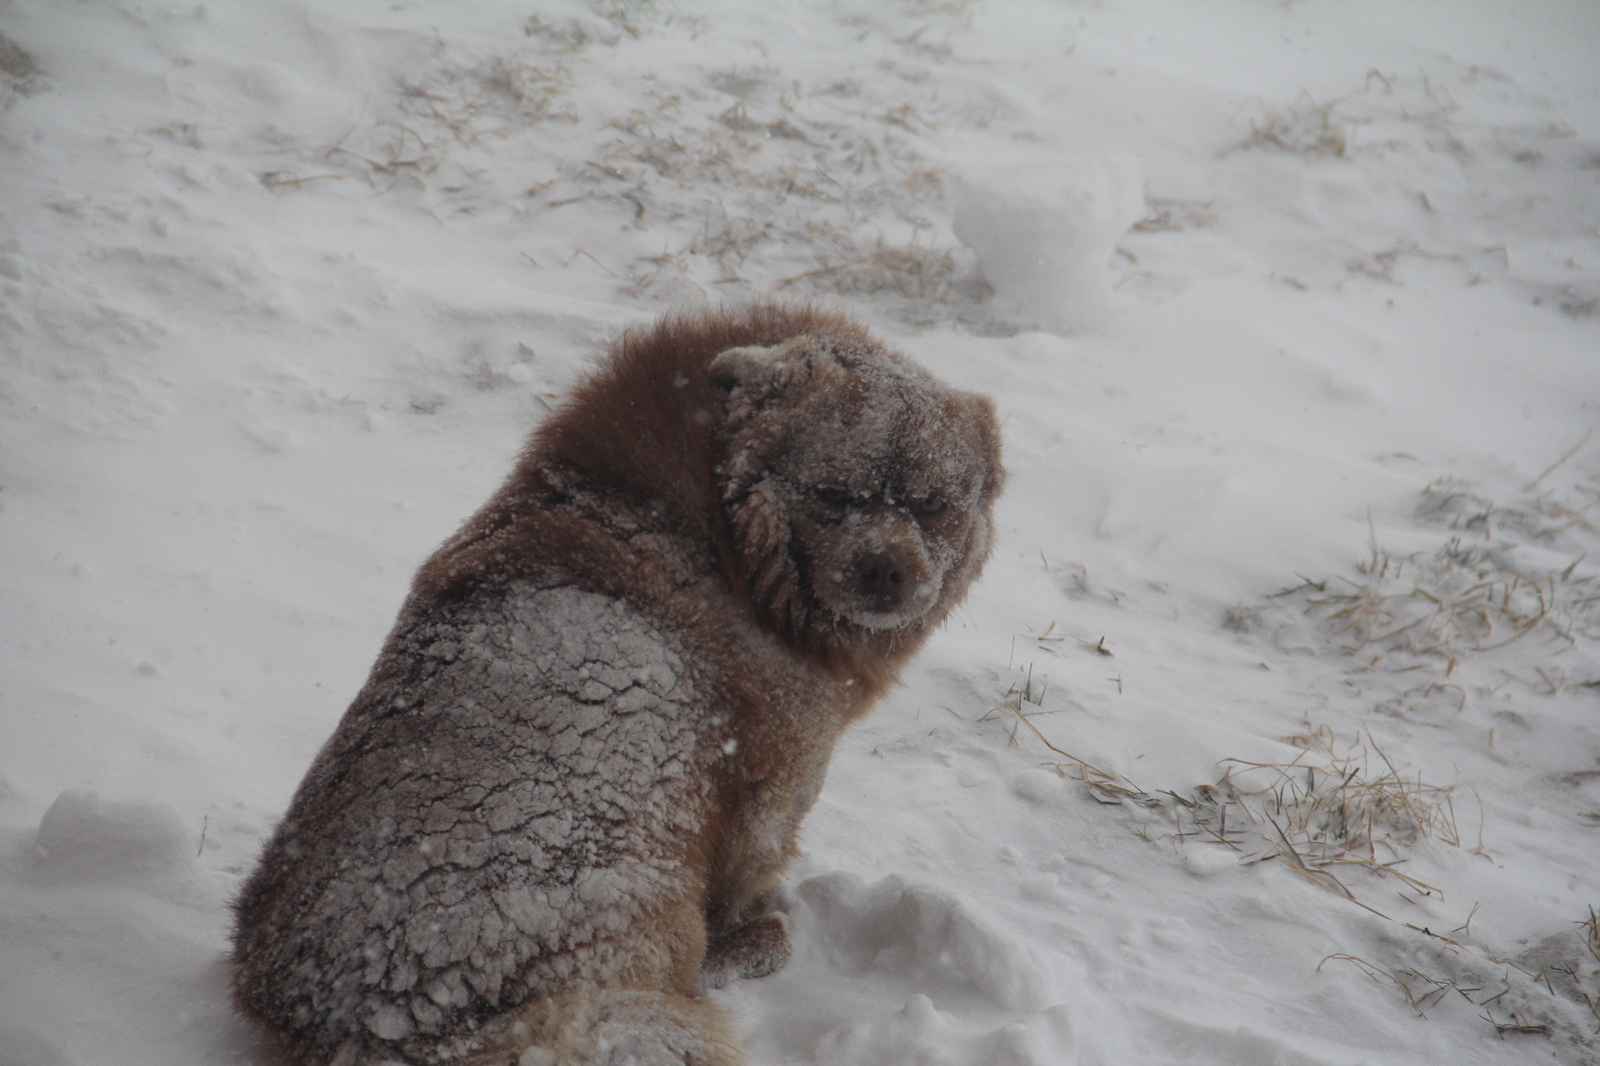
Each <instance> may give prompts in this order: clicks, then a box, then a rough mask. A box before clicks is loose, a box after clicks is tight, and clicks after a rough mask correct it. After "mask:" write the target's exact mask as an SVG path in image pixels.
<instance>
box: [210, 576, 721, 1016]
mask: <svg viewBox="0 0 1600 1066" xmlns="http://www.w3.org/2000/svg"><path fill="white" fill-rule="evenodd" d="M684 673H685V670H684V663H683V658H682V656H681V655H680V654H679V653H678V652H676V651H674V650H672V649H671V648H669V647H668V646H667V644H666V643H665V642H664V640H663V637H662V635H661V634H660V633H659V632H657V631H656V629H655V628H654V627H653V626H651V625H650V624H649V623H648V622H647V621H646V620H645V619H643V618H641V617H640V616H639V615H638V614H636V613H635V612H633V611H631V610H629V609H628V608H626V607H623V606H622V605H620V604H619V603H617V601H615V600H613V599H611V598H609V597H605V596H600V595H596V594H594V593H589V592H582V591H579V590H576V589H566V588H554V589H540V590H528V589H526V588H523V587H519V586H516V585H513V586H511V587H510V588H509V589H508V590H506V591H505V592H502V593H498V594H495V595H493V596H491V597H488V598H487V602H485V597H472V598H471V599H469V600H467V601H466V602H465V603H461V604H455V605H452V607H451V608H447V609H445V610H442V611H434V612H431V613H430V614H429V615H428V616H427V617H426V620H425V621H419V620H418V619H416V618H408V617H407V616H404V615H403V616H402V618H401V622H400V623H399V628H398V630H397V633H396V638H395V640H394V641H393V643H392V644H391V647H390V651H389V652H388V654H387V655H386V656H385V658H384V659H382V660H380V662H379V663H378V665H377V667H376V668H375V670H374V677H373V680H372V681H371V682H370V683H369V685H368V687H367V689H366V691H365V692H364V693H363V698H361V699H358V700H357V702H356V704H355V705H354V706H353V707H352V708H351V711H350V713H349V714H348V715H347V716H346V717H345V719H344V721H343V723H342V724H341V726H340V729H339V732H338V733H337V734H336V735H335V737H334V739H333V741H332V742H331V743H330V744H329V745H328V746H327V747H326V748H325V749H324V750H323V752H322V753H321V754H320V755H319V756H318V758H317V761H316V763H315V764H313V766H312V768H311V771H310V773H309V775H308V780H307V783H306V785H305V786H304V789H303V795H304V798H303V799H302V800H301V801H300V802H298V803H297V805H296V807H295V808H294V809H292V810H291V812H290V815H289V824H290V825H291V826H293V827H294V828H295V830H297V831H295V832H290V833H287V834H280V835H279V836H278V837H277V838H276V839H275V840H274V841H273V843H272V847H271V849H270V850H269V851H268V852H267V854H266V856H265V858H264V860H263V861H264V863H265V864H266V865H265V868H264V870H263V871H262V873H261V875H260V880H261V882H262V884H261V886H260V890H261V892H262V893H263V895H265V894H266V893H268V892H270V893H271V895H272V896H273V897H276V898H275V899H274V900H272V901H271V902H270V903H267V904H266V906H265V908H264V909H262V910H261V911H260V912H259V913H252V914H251V922H249V923H247V924H246V925H245V927H244V930H245V931H244V934H243V939H242V940H241V942H240V951H241V953H242V954H244V955H246V956H249V957H250V959H251V969H252V971H253V972H255V973H258V974H266V975H269V977H270V978H271V980H270V981H261V982H259V985H260V987H256V985H255V984H251V985H247V986H246V987H247V990H248V993H249V994H250V995H251V996H252V997H253V998H259V999H260V1001H261V1003H262V1010H263V1013H264V1014H266V1013H267V1012H268V1011H270V1016H271V1017H272V1018H274V1019H279V1018H282V1019H291V1020H292V1024H293V1025H294V1026H296V1028H297V1029H301V1030H305V1031H313V1032H316V1031H320V1032H323V1033H327V1034H330V1035H332V1036H333V1037H334V1038H335V1040H334V1042H335V1043H337V1039H338V1037H339V1036H340V1035H341V1034H342V1035H344V1036H354V1035H360V1034H361V1033H362V1031H363V1029H362V1027H363V1026H365V1027H366V1028H367V1029H370V1030H371V1031H372V1032H373V1033H375V1034H376V1035H378V1036H379V1037H381V1038H383V1039H385V1040H396V1041H398V1040H403V1039H404V1038H406V1037H410V1036H413V1035H416V1034H419V1033H421V1034H428V1033H439V1032H441V1031H443V1030H444V1027H445V1022H446V1014H445V1012H446V1011H447V1010H449V1009H451V1008H462V1007H467V1006H469V1005H473V1006H477V1005H480V1004H484V1003H487V1004H490V1005H496V1004H497V1005H500V1006H501V1007H502V1009H503V1008H505V1007H509V1006H512V1005H515V1004H518V1003H520V1002H522V1001H524V1000H526V999H527V998H528V997H529V994H530V993H531V992H532V991H533V990H535V989H537V988H539V987H541V986H559V985H561V984H565V983H566V982H568V981H571V980H572V979H574V978H575V977H577V978H587V979H591V980H597V981H601V982H614V981H615V980H616V979H617V971H618V970H619V968H620V967H621V966H623V965H626V964H627V963H629V962H630V961H632V960H631V958H630V953H629V951H628V947H627V944H626V943H625V942H624V943H623V945H622V950H621V951H620V952H619V951H617V950H616V945H617V942H618V941H619V940H620V939H621V938H623V937H625V936H627V935H628V934H629V933H630V932H631V931H632V930H633V929H634V928H635V927H636V926H638V925H639V924H640V923H642V922H645V921H648V920H650V919H651V918H652V916H653V915H654V914H655V913H656V912H658V911H660V910H662V909H664V907H665V905H666V904H667V902H668V901H669V900H671V899H673V898H674V897H675V896H677V895H679V894H681V893H682V892H683V891H685V887H686V886H685V884H684V878H683V876H682V873H683V871H682V870H681V868H680V864H679V862H678V861H677V858H676V855H675V844H676V841H677V840H678V839H680V838H684V837H692V836H694V834H695V833H696V832H697V831H698V830H699V828H700V827H699V824H698V818H697V812H698V811H700V810H702V809H703V806H704V797H703V795H702V793H703V792H704V791H705V789H706V787H707V786H708V782H707V781H705V780H704V779H703V777H697V775H696V773H695V772H694V771H695V770H697V769H698V770H700V772H701V774H702V775H703V773H704V767H703V765H697V763H703V759H701V760H697V759H696V758H695V755H696V754H697V753H696V751H695V748H696V747H697V743H696V741H697V737H699V736H700V735H701V734H703V732H704V727H705V726H706V725H707V723H705V722H704V721H703V718H704V714H703V713H702V711H701V705H702V704H703V700H702V701H700V702H697V700H696V695H697V694H696V691H695V687H694V685H693V683H692V682H691V681H690V680H689V679H688V678H687V677H683V676H681V675H682V674H684ZM702 744H703V742H702ZM465 768H471V771H472V773H471V775H470V777H469V778H468V779H467V780H463V777H464V776H467V775H466V774H464V770H465ZM364 801H365V802H364ZM330 805H336V806H334V807H333V808H332V809H329V808H330ZM352 805H353V806H352ZM319 808H321V809H319ZM347 808H348V809H347ZM648 830H655V831H656V832H653V833H652V832H648ZM303 900H313V901H315V902H314V903H312V904H310V905H305V904H302V902H301V901H303ZM242 906H243V907H244V908H245V910H246V912H247V913H250V912H251V911H253V910H254V909H255V908H257V907H261V906H262V904H260V903H258V902H257V901H256V899H255V898H254V897H253V896H252V895H251V894H250V893H249V892H247V893H246V894H245V896H244V897H243V902H242ZM285 910H287V911H288V913H287V914H286V915H285V916H283V917H279V912H280V911H285ZM286 927H287V928H286ZM618 955H620V956H621V958H620V959H618V958H617V956H618Z"/></svg>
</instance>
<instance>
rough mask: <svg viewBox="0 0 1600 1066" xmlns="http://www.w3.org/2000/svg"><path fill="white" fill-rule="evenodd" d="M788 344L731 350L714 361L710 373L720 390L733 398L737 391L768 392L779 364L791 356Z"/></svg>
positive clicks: (709, 368) (708, 367)
mask: <svg viewBox="0 0 1600 1066" xmlns="http://www.w3.org/2000/svg"><path fill="white" fill-rule="evenodd" d="M788 347H789V346H788V345H787V344H780V345H775V346H773V347H771V348H760V347H749V348H729V349H728V350H727V351H725V352H723V353H722V354H721V355H718V356H717V357H716V358H714V359H712V360H711V363H710V365H709V366H707V367H706V373H707V374H708V375H709V376H710V378H711V381H712V383H713V384H714V385H716V386H717V388H719V389H721V390H722V391H723V392H724V393H729V394H731V393H732V392H733V391H734V390H735V389H743V390H745V391H747V392H759V391H764V389H765V386H766V385H767V384H768V383H769V382H770V381H771V380H772V378H773V376H774V371H775V364H776V363H777V362H778V360H779V359H780V358H781V357H782V356H783V355H786V354H787V349H788Z"/></svg>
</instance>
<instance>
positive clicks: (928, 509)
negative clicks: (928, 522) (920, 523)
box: [917, 495, 950, 517]
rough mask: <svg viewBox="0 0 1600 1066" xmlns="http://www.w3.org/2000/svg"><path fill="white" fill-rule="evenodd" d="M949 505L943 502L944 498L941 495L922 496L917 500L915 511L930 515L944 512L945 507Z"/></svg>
mask: <svg viewBox="0 0 1600 1066" xmlns="http://www.w3.org/2000/svg"><path fill="white" fill-rule="evenodd" d="M949 506H950V505H949V504H948V503H946V502H945V498H944V497H943V496H939V495H934V496H924V497H923V498H922V499H920V500H918V501H917V512H918V513H919V514H925V515H928V516H930V517H932V516H934V515H941V514H944V512H945V508H946V507H949Z"/></svg>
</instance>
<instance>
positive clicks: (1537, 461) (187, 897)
mask: <svg viewBox="0 0 1600 1066" xmlns="http://www.w3.org/2000/svg"><path fill="white" fill-rule="evenodd" d="M0 33H3V34H4V35H5V36H4V40H3V41H0V107H3V110H0V161H3V162H0V293H3V295H0V359H3V363H0V1064H4V1066H63V1064H74V1066H88V1064H98V1063H117V1064H126V1066H136V1064H152V1066H155V1064H159V1066H184V1064H190V1063H193V1064H206V1063H223V1062H248V1061H251V1054H252V1053H251V1050H250V1044H249V1042H248V1039H247V1035H246V1034H245V1033H244V1031H243V1030H242V1027H241V1026H240V1024H239V1023H237V1022H236V1021H234V1020H233V1019H232V1017H231V1016H230V1014H229V1011H228V1008H227V1005H226V1001H225V998H224V995H223V982H224V976H223V974H222V972H221V968H220V958H221V952H222V950H223V946H224V934H225V928H226V921H227V916H226V904H227V901H228V899H229V898H230V896H231V894H232V893H233V891H234V889H235V886H236V885H237V883H238V881H239V878H240V877H241V876H242V872H243V871H244V870H245V869H246V867H247V866H248V864H249V863H250V862H251V860H252V857H253V855H254V853H255V850H256V849H257V847H258V845H259V842H260V840H261V838H262V836H263V835H264V834H265V833H266V831H267V829H268V828H269V826H270V825H271V824H272V821H273V819H274V818H275V817H276V816H277V815H278V813H279V812H280V811H281V810H282V808H283V805H284V804H285V802H286V801H287V799H288V796H289V794H290V792H291V790H292V789H293V787H294V786H295V784H296V783H297V782H298V780H299V777H300V775H301V773H302V772H303V771H304V769H305V767H306V765H307V764H308V762H309V760H310V758H311V756H312V755H313V753H314V752H315V751H316V749H317V747H318V746H319V745H320V743H321V741H322V740H323V738H324V737H325V736H326V735H327V734H328V732H329V731H330V730H331V728H332V726H333V724H334V722H335V721H336V720H337V718H338V716H339V714H340V713H341V712H342V711H343V708H344V706H345V704H346V702H347V701H348V700H349V699H350V697H351V696H352V695H353V694H354V692H355V690H356V688H357V686H358V685H359V683H360V681H361V679H362V678H363V676H364V674H365V671H366V669H367V667H368V665H369V664H370V662H371V660H372V657H373V655H374V653H375V651H376V649H377V646H378V643H379V641H380V639H381V638H382V636H383V634H384V632H385V631H386V629H387V627H388V625H389V623H390V621H391V619H392V617H393V614H394V611H395V609H396V608H397V606H398V604H399V601H400V599H401V597H402V595H403V594H404V592H405V588H406V584H407V581H408V578H409V575H410V572H411V570H412V569H413V568H414V567H415V565H416V564H417V563H418V562H419V561H420V560H421V559H422V558H423V557H424V555H426V553H427V552H428V551H429V550H431V548H432V547H433V546H434V545H436V544H437V543H438V542H439V541H440V540H442V539H443V538H444V537H445V536H446V535H447V534H448V533H450V532H451V531H452V529H453V528H454V526H455V525H456V523H457V522H459V521H460V520H461V519H462V518H463V517H465V516H466V515H467V514H468V513H469V512H470V511H471V510H473V509H474V508H475V507H476V506H477V504H478V503H479V502H481V500H482V499H483V498H484V497H485V496H486V495H487V493H488V492H489V491H491V489H492V488H493V487H494V485H495V484H496V483H497V482H498V480H499V479H500V477H501V476H502V475H503V474H504V473H505V471H506V470H507V469H508V466H509V463H510V460H511V457H512V455H513V454H514V452H515V450H516V448H517V446H518V443H519V441H520V439H521V437H522V436H523V435H524V434H525V433H526V431H527V430H528V428H529V427H530V426H532V425H533V424H535V423H536V422H537V421H538V419H539V417H540V416H541V414H542V413H543V412H544V411H545V410H546V409H547V405H548V404H550V403H553V402H554V401H555V400H556V399H557V398H558V397H559V396H560V395H561V393H562V391H563V389H564V388H565V387H566V386H567V384H568V383H569V382H570V381H572V380H573V378H574V376H575V375H576V374H578V373H579V372H581V370H582V368H583V366H584V365H585V362H586V361H587V360H588V359H589V358H590V357H591V356H592V355H593V354H594V353H595V352H596V351H598V350H599V349H600V348H601V347H602V346H603V344H604V343H605V341H606V339H607V338H609V337H611V336H613V335H614V333H615V332H616V331H617V329H619V328H620V327H621V326H623V325H625V324H627V323H630V322H634V321H638V320H641V319H644V318H647V317H648V316H652V315H655V314H657V313H659V312H660V311H662V310H664V309H667V308H670V307H673V306H678V305H681V304H683V303H687V302H691V301H698V300H702V299H706V298H711V299H739V298H745V297H750V296H754V295H760V294H763V293H767V292H771V291H777V292H779V293H781V294H783V295H794V296H802V297H811V298H820V299H824V300H827V301H830V302H832V303H834V304H835V305H837V306H840V307H843V308H845V309H848V310H850V311H852V312H853V313H856V314H859V315H860V316H862V317H864V318H866V319H867V320H869V321H870V322H871V323H872V324H873V326H874V327H875V328H876V329H878V330H879V331H880V332H881V333H882V334H883V335H885V336H886V337H887V338H889V339H890V341H891V342H892V343H893V344H895V345H896V346H898V347H900V348H902V349H903V350H905V351H908V352H910V353H912V354H914V355H915V356H916V357H917V358H919V359H920V360H922V361H923V362H924V363H925V364H926V365H928V366H929V367H930V368H931V369H933V370H934V371H935V372H937V373H939V374H940V375H942V376H944V377H945V378H947V379H948V380H950V381H952V382H954V383H956V384H959V385H962V386H965V387H970V388H978V389H982V390H984V391H987V392H989V393H990V394H992V395H993V396H994V397H995V399H996V401H997V403H998V405H999V407H1000V410H1001V411H1002V412H1003V414H1004V416H1005V417H1006V419H1007V422H1006V449H1007V452H1006V455H1007V463H1008V466H1009V468H1010V471H1011V483H1010V488H1009V491H1008V495H1007V496H1006V497H1005V499H1004V500H1003V501H1002V505H1001V513H1002V523H1003V534H1004V539H1003V541H1002V543H1001V546H1000V549H999V551H998V553H997V554H996V556H995V558H994V560H993V561H992V562H991V564H990V568H989V570H988V573H987V575H986V576H985V578H984V580H983V581H982V582H981V583H980V585H979V586H978V587H977V588H976V590H975V591H974V593H973V595H972V598H971V600H970V601H969V603H968V605H967V607H966V608H965V609H964V610H963V611H961V612H960V613H959V615H958V617H957V619H956V621H954V622H953V623H952V624H951V625H950V626H949V627H947V629H946V630H945V631H944V632H942V633H941V634H940V635H939V636H937V637H936V638H935V639H934V641H933V642H932V643H931V644H930V646H929V647H928V649H927V651H926V652H925V653H924V654H923V656H922V657H921V658H920V659H919V660H918V662H917V663H916V664H915V665H914V667H913V668H912V669H911V670H910V671H909V673H908V675H907V677H906V679H905V684H904V686H903V687H902V688H900V689H899V690H897V691H896V693H895V694H894V695H893V696H892V697H891V698H890V699H888V700H887V701H886V703H885V704H884V705H883V706H882V707H881V708H880V709H879V710H878V711H877V712H876V713H875V715H874V716H873V717H872V718H870V719H869V720H868V721H867V723H866V724H865V725H864V726H862V727H860V728H858V729H857V730H856V731H854V732H853V733H852V734H851V735H849V736H848V737H847V738H846V740H845V742H844V743H843V745H842V747H841V750H840V751H839V753H838V756H837V758H836V761H835V764H834V769H833V772H832V775H831V777H830V781H829V784H828V787H827V789H826V791H825V792H824V795H823V797H822V799H821V801H820V803H819V805H818V807H817V809H816V811H815V813H814V814H813V815H812V816H811V819H810V821H809V822H808V824H807V828H806V833H805V843H806V847H807V855H806V857H805V859H804V860H803V861H802V862H801V863H800V864H799V866H798V868H797V869H795V871H794V874H793V878H792V881H791V883H790V888H791V890H792V900H791V903H792V908H793V913H794V918H795V925H796V929H797V942H798V947H797V954H796V958H795V960H794V962H793V963H792V964H791V966H790V967H789V968H788V970H786V971H785V972H784V973H782V974H781V975H778V976H775V977H773V978H769V979H767V980H764V981H759V982H746V983H743V984H739V985H736V986H734V987H732V988H730V989H727V990H725V991H724V992H723V993H720V994H719V995H720V996H721V998H722V999H723V1000H724V1001H725V1002H727V1003H728V1004H730V1005H731V1006H732V1007H733V1008H734V1009H736V1011H737V1012H738V1014H739V1017H740V1019H741V1023H742V1025H743V1027H744V1030H745V1033H746V1039H747V1041H748V1043H749V1045H750V1046H751V1048H752V1049H753V1051H754V1053H755V1055H756V1057H757V1059H758V1061H760V1062H763V1063H772V1064H789V1063H795V1064H799V1063H818V1064H827V1066H845V1064H862V1066H866V1064H874V1066H894V1064H908V1066H909V1064H913V1063H916V1064H940V1066H977V1064H991V1066H1002V1064H1004V1066H1025V1064H1027V1066H1046V1064H1049V1066H1056V1064H1070V1063H1082V1064H1085V1066H1088V1064H1106V1066H1112V1064H1117V1066H1121V1064H1135V1066H1145V1064H1149V1066H1156V1064H1168V1063H1171V1064H1178V1063H1183V1064H1186V1066H1187V1064H1205V1063H1212V1064H1218V1066H1222V1064H1227V1066H1267V1064H1282V1066H1287V1064H1293V1066H1313V1064H1315V1066H1322V1064H1328V1066H1333V1064H1354V1063H1371V1064H1380V1063H1383V1064H1396V1066H1399V1064H1418V1063H1452V1064H1457V1063H1459V1064H1472V1063H1540V1062H1558V1063H1574V1064H1575V1063H1594V1062H1597V1061H1600V1038H1597V1037H1596V1035H1595V1034H1596V1030H1597V1027H1600V1016H1597V1015H1596V1013H1595V1011H1594V1010H1593V1009H1592V1006H1591V1005H1592V1004H1593V1003H1594V1002H1595V1000H1596V998H1597V997H1600V976H1597V974H1596V970H1597V967H1600V955H1597V954H1596V953H1597V952H1600V939H1597V933H1596V928H1595V924H1594V919H1593V916H1594V914H1595V911H1594V910H1592V909H1591V908H1596V907H1600V847H1597V843H1600V695H1597V689H1596V683H1597V682H1600V647H1597V644H1596V638H1597V637H1600V599H1597V597H1600V592H1597V591H1596V586H1600V581H1596V580H1594V579H1595V578H1596V576H1597V575H1600V534H1597V531H1596V526H1595V524H1594V523H1596V522H1600V518H1597V515H1600V506H1597V500H1600V440H1596V439H1593V438H1591V437H1590V436H1589V434H1590V433H1591V431H1592V430H1593V429H1594V428H1595V427H1596V425H1597V423H1600V64H1597V63H1596V62H1595V61H1594V56H1595V55H1596V54H1597V52H1600V7H1596V6H1595V5H1593V4H1591V3H1587V2H1584V0H1576V2H1572V3H1556V2H1538V3H1535V2H1531V0H1530V2H1524V3H1519V4H1494V3H1470V2H1465V0H1449V2H1445V0H1440V2H1437V3H1431V4H1429V3H1420V2H1419V3H1404V4H1400V3H1394V2H1392V0H1372V2H1366V3H1362V2H1349V3H1331V2H1311V0H1303V2H1290V3H1267V2H1265V0H1228V2H1221V0H1219V2H1217V3H1212V4H1204V5H1201V4H1193V3H1183V2H1177V0H1174V2H1168V3H1161V2H1148V3H1132V2H1117V0H1107V2H1104V3H1081V4H1070V3H1066V2H1056V3H1048V2H1043V0H976V2H970V3H969V2H961V0H948V2H940V0H896V2H890V0H832V2H830V0H804V2H801V0H797V2H794V3H781V4H751V3H735V2H733V0H721V2H718V0H707V2H705V3H690V2H687V0H686V2H683V3H680V4H666V3H651V2H648V0H538V2H532V0H523V2H500V0H496V2H487V0H473V2H467V0H458V2H451V3H446V2H444V0H435V2H428V3H413V2H397V3H384V4H377V3H364V2H356V0H338V2H332V0H315V2H312V0H300V2H296V0H253V2H251V3H248V4H245V3H208V4H204V5H197V4H195V3H193V2H192V0H185V2H182V3H173V2H168V0H148V2H133V0H104V2H98V3H93V4H88V3H80V4H65V3H61V2H59V0H6V2H0ZM1290 764H1293V765H1292V766H1291V765H1290ZM1586 921H1587V923H1588V924H1587V925H1585V924H1584V923H1585V922H1586Z"/></svg>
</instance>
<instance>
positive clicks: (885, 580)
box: [856, 551, 910, 613]
mask: <svg viewBox="0 0 1600 1066" xmlns="http://www.w3.org/2000/svg"><path fill="white" fill-rule="evenodd" d="M908 579H909V568H908V567H907V566H906V562H905V559H904V558H903V557H902V556H901V555H900V554H899V553H898V552H892V551H884V552H874V553H872V554H871V555H866V556H863V557H862V558H861V560H860V561H859V562H857V563H856V588H857V590H858V591H859V592H860V594H861V598H862V599H864V600H866V601H867V604H868V606H869V607H870V609H871V610H874V611H881V612H883V613H888V612H890V611H898V610H899V609H900V608H901V607H902V606H903V605H904V604H905V602H906V594H907V593H908V592H909V591H910V590H909V588H908V587H907V586H908V583H909V581H908Z"/></svg>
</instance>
